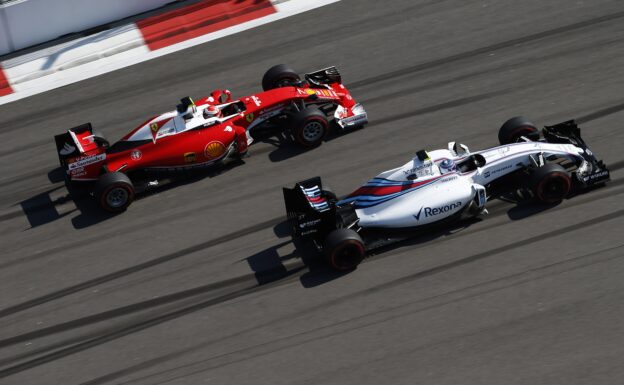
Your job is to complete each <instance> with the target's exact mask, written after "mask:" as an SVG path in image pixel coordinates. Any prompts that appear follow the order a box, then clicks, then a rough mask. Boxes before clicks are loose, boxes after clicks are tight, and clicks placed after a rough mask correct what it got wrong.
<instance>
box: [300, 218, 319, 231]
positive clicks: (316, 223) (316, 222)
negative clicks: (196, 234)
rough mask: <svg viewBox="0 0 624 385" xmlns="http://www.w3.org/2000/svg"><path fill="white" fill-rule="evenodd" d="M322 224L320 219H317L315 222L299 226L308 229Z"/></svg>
mask: <svg viewBox="0 0 624 385" xmlns="http://www.w3.org/2000/svg"><path fill="white" fill-rule="evenodd" d="M319 223H321V220H320V219H315V220H313V221H307V222H303V223H300V224H299V227H300V228H302V229H305V228H306V227H312V226H315V225H318V224H319Z"/></svg>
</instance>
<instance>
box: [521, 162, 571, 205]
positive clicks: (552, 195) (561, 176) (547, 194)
mask: <svg viewBox="0 0 624 385" xmlns="http://www.w3.org/2000/svg"><path fill="white" fill-rule="evenodd" d="M530 182H531V189H532V190H533V194H534V195H535V198H536V199H537V200H538V201H540V202H543V203H549V204H552V203H559V202H561V201H562V200H563V199H564V198H566V197H567V196H568V194H569V193H570V190H571V188H572V178H571V177H570V173H568V172H567V171H566V170H565V169H564V168H563V167H562V166H561V165H560V164H557V163H546V164H545V165H544V166H542V167H539V168H536V169H534V170H533V171H532V172H531V175H530Z"/></svg>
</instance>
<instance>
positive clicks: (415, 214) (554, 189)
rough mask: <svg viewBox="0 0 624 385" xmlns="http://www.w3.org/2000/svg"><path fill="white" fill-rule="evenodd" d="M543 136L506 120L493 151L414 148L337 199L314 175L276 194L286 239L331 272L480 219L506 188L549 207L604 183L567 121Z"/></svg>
mask: <svg viewBox="0 0 624 385" xmlns="http://www.w3.org/2000/svg"><path fill="white" fill-rule="evenodd" d="M542 133H543V138H542V139H540V132H539V130H538V129H537V128H536V127H535V125H533V124H532V123H530V122H529V121H528V120H527V119H525V118H523V117H516V118H512V119H510V120H508V121H507V122H506V123H505V124H504V125H503V126H502V127H501V129H500V131H499V142H500V144H501V145H500V146H498V147H494V148H490V149H486V150H482V151H476V152H470V150H469V149H468V147H467V146H465V145H463V144H456V143H455V142H450V143H449V145H448V149H442V150H435V151H430V152H427V151H424V150H420V151H418V152H417V153H416V157H414V158H413V159H412V160H410V161H409V162H408V163H406V164H405V165H403V166H401V167H399V168H395V169H392V170H388V171H385V172H382V173H381V174H379V175H377V176H376V177H375V178H373V179H371V180H369V181H368V182H366V184H364V185H363V186H362V187H360V188H358V189H357V190H355V191H354V192H353V193H351V194H349V195H348V196H347V197H345V198H344V199H340V200H339V199H337V198H336V195H335V194H334V193H333V192H331V190H329V189H327V188H325V189H324V188H323V184H322V182H321V179H320V178H319V177H315V178H312V179H308V180H305V181H302V182H298V183H297V184H296V185H295V186H294V188H284V189H283V191H284V201H285V204H286V211H287V214H288V218H289V220H290V221H291V223H292V225H293V237H297V238H299V239H301V240H307V241H311V242H308V243H312V244H313V245H314V247H315V248H316V249H317V250H318V251H319V252H320V253H323V254H324V256H325V258H326V260H327V261H328V262H329V264H330V265H331V266H332V267H333V268H335V269H338V270H349V269H353V268H355V267H356V266H357V265H358V264H359V263H360V262H361V261H362V260H363V259H364V257H365V254H366V252H367V251H370V250H372V249H375V248H378V247H381V246H385V245H387V244H389V243H392V242H397V241H401V240H405V239H407V238H409V237H413V236H414V235H417V234H418V232H419V231H422V230H423V229H424V228H425V227H427V226H434V225H441V226H444V225H446V224H447V223H448V222H452V221H456V220H459V219H462V218H467V217H476V216H479V215H483V214H486V213H487V210H486V208H485V206H486V202H487V201H488V199H490V198H491V197H493V196H501V194H503V193H504V192H505V191H507V192H511V191H512V190H513V191H515V192H517V193H518V194H521V195H524V196H525V198H528V199H536V200H538V201H541V202H544V203H549V204H554V203H558V202H560V201H561V200H563V199H564V198H566V197H568V196H569V195H570V194H571V193H573V192H574V191H579V190H583V189H587V188H589V187H590V186H594V185H597V184H604V182H606V181H607V180H609V170H608V169H607V167H606V166H605V165H604V163H603V162H602V161H599V160H598V159H597V158H596V157H595V156H594V154H593V153H592V152H591V150H590V149H589V148H588V147H587V145H586V144H585V142H584V141H583V139H581V135H580V129H579V128H578V126H577V125H576V123H575V122H574V121H573V120H570V121H567V122H563V123H559V124H556V125H554V126H546V127H544V129H543V130H542ZM303 244H306V243H305V242H304V243H303Z"/></svg>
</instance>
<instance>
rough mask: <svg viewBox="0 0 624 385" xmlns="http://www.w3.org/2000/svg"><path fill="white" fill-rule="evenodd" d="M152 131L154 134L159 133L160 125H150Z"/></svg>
mask: <svg viewBox="0 0 624 385" xmlns="http://www.w3.org/2000/svg"><path fill="white" fill-rule="evenodd" d="M150 129H151V130H152V132H154V133H156V132H158V123H152V124H150Z"/></svg>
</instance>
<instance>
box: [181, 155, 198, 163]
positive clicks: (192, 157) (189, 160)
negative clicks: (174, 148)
mask: <svg viewBox="0 0 624 385" xmlns="http://www.w3.org/2000/svg"><path fill="white" fill-rule="evenodd" d="M195 159H196V156H195V153H194V152H187V153H185V154H184V162H186V163H193V162H195Z"/></svg>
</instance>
